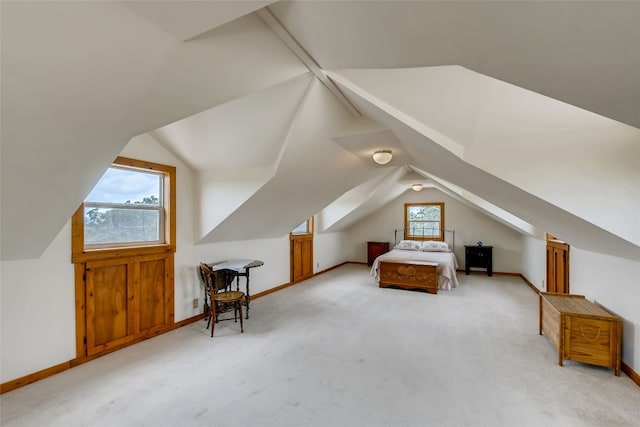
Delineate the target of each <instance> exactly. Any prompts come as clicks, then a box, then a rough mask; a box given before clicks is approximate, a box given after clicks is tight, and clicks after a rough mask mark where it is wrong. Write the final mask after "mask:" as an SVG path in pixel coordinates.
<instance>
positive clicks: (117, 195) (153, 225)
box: [84, 166, 164, 248]
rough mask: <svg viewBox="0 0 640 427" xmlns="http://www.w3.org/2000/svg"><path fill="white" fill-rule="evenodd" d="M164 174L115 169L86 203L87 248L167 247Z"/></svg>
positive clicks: (131, 169) (103, 179) (85, 238)
mask: <svg viewBox="0 0 640 427" xmlns="http://www.w3.org/2000/svg"><path fill="white" fill-rule="evenodd" d="M163 199H164V197H163V174H162V173H160V172H155V171H142V170H138V169H133V168H128V167H121V166H113V167H110V168H109V169H107V171H106V172H105V173H104V175H102V178H100V181H98V184H96V186H95V187H94V188H93V190H92V191H91V194H89V197H87V199H86V200H85V201H84V246H85V248H91V247H104V246H129V245H140V244H159V243H164V233H163V223H164V218H163V216H164V210H163V202H164V200H163Z"/></svg>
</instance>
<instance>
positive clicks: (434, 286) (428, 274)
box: [378, 260, 438, 294]
mask: <svg viewBox="0 0 640 427" xmlns="http://www.w3.org/2000/svg"><path fill="white" fill-rule="evenodd" d="M378 268H379V270H380V281H379V282H378V283H379V284H378V286H379V287H381V288H388V287H391V286H393V287H398V288H402V289H422V290H424V291H427V292H428V293H430V294H437V293H438V264H436V263H430V262H424V263H416V262H415V261H413V262H410V263H409V262H402V261H391V260H388V261H380V263H379V264H378Z"/></svg>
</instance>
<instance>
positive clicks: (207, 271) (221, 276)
mask: <svg viewBox="0 0 640 427" xmlns="http://www.w3.org/2000/svg"><path fill="white" fill-rule="evenodd" d="M200 276H201V277H202V281H203V282H204V285H205V289H206V290H207V291H208V292H213V293H215V294H217V293H218V292H223V291H225V290H226V289H227V287H228V286H229V285H230V284H229V280H227V277H226V274H225V272H224V271H223V270H215V271H214V270H213V269H211V267H209V266H208V265H207V264H205V263H203V262H201V263H200Z"/></svg>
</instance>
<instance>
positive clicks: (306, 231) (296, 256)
mask: <svg viewBox="0 0 640 427" xmlns="http://www.w3.org/2000/svg"><path fill="white" fill-rule="evenodd" d="M289 239H290V241H291V245H290V246H291V254H290V256H291V282H292V283H295V282H299V281H301V280H305V279H308V278H310V277H312V276H313V217H311V218H309V219H308V220H307V221H305V222H303V223H302V224H300V225H299V226H298V227H296V228H295V229H294V230H293V231H292V232H291V233H290V234H289Z"/></svg>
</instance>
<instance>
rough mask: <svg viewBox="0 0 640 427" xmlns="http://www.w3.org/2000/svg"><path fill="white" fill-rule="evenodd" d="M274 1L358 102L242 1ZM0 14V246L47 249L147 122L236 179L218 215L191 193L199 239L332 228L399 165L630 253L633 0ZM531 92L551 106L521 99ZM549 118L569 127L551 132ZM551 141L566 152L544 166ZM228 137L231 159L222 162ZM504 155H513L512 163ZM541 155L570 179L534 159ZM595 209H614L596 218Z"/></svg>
mask: <svg viewBox="0 0 640 427" xmlns="http://www.w3.org/2000/svg"><path fill="white" fill-rule="evenodd" d="M267 4H268V7H269V10H270V13H272V14H273V16H275V18H276V19H277V21H279V22H280V23H281V24H282V26H283V28H284V30H285V32H286V33H287V34H290V35H291V36H292V37H293V39H294V40H297V42H298V43H299V44H300V46H299V47H301V49H299V50H301V51H304V52H306V53H308V55H309V56H310V57H311V58H312V59H313V60H314V61H315V63H317V65H318V67H319V68H320V69H324V70H334V71H331V72H329V73H328V75H329V76H330V77H332V79H333V81H335V82H337V83H338V85H339V87H340V88H341V89H342V91H343V92H344V93H345V94H346V95H347V97H348V98H349V101H350V102H351V103H352V104H353V105H355V106H356V107H357V108H358V110H359V111H360V113H361V114H362V116H361V117H358V116H354V115H353V114H351V113H350V112H349V110H347V109H345V108H344V106H343V105H342V104H341V103H340V102H338V101H336V99H335V98H334V97H333V95H332V94H333V93H335V92H331V91H330V90H328V89H327V88H326V87H325V86H324V85H323V84H321V83H319V81H318V80H315V79H314V80H311V81H309V82H308V83H306V82H304V80H305V79H307V80H308V79H309V78H310V77H309V69H308V68H307V67H306V66H305V65H304V64H303V62H302V61H301V60H300V59H299V58H298V57H296V55H294V54H293V53H292V51H291V50H290V47H291V46H290V45H287V43H283V41H282V40H281V39H279V38H278V36H276V34H274V32H273V31H272V30H271V29H270V27H269V26H267V25H265V23H264V22H263V21H262V20H261V19H260V18H259V17H258V16H257V15H256V14H255V13H253V12H254V11H256V10H259V8H261V7H263V6H265V5H267ZM0 7H1V8H2V9H1V11H2V28H1V31H2V34H1V36H2V64H1V66H2V134H1V136H2V159H1V161H2V172H1V174H2V195H1V197H2V218H1V221H2V247H1V250H2V254H1V255H2V259H26V258H33V257H37V256H39V255H40V254H41V253H42V251H44V249H45V248H46V247H47V245H48V244H49V242H51V241H52V239H53V238H54V236H55V235H56V234H57V232H58V231H59V230H60V229H61V228H62V227H63V225H64V224H65V223H66V222H67V221H68V219H69V217H70V216H71V214H72V213H73V211H74V210H75V209H76V208H77V206H78V205H79V204H80V203H81V201H82V200H83V199H84V197H85V196H86V195H87V194H88V193H89V191H90V190H91V188H92V187H93V185H94V184H95V182H96V181H97V179H98V178H99V177H100V175H101V174H102V172H103V171H104V170H105V169H106V168H107V167H108V166H109V164H110V162H111V161H112V160H113V158H114V157H115V156H116V155H117V154H118V153H119V152H120V151H121V150H122V148H123V147H124V145H126V143H127V142H128V141H129V139H130V138H132V137H133V136H136V135H139V134H141V133H145V132H150V135H151V136H153V137H154V138H156V140H158V141H159V142H160V143H161V144H163V145H164V146H165V147H167V148H168V149H169V150H171V151H172V152H174V154H176V155H177V156H178V157H180V158H182V159H183V160H184V161H185V163H186V164H189V165H191V167H192V168H193V169H194V171H195V172H196V173H197V174H198V175H199V176H200V180H199V182H200V188H199V189H196V191H199V192H200V196H201V198H202V199H206V196H207V194H212V193H215V194H224V193H225V191H228V188H226V187H224V185H222V184H220V183H221V182H223V181H225V180H226V182H227V183H229V182H231V180H232V178H233V177H234V174H236V175H235V176H236V178H238V177H240V178H241V179H240V181H242V180H243V179H244V181H243V182H245V184H246V185H244V187H243V188H244V190H243V191H241V192H235V193H234V194H235V195H236V197H235V198H233V197H231V196H229V197H228V200H229V201H230V203H229V204H228V205H227V207H226V210H225V211H224V212H222V213H221V214H220V215H219V216H218V217H215V215H214V216H211V215H204V214H205V213H208V211H207V209H212V208H211V207H208V206H207V205H206V202H201V206H199V207H197V209H198V211H199V212H201V213H202V214H203V215H202V216H203V218H202V219H201V221H200V228H201V230H200V232H199V236H200V242H202V243H208V242H214V241H220V240H231V239H233V240H237V239H242V238H265V237H275V236H282V235H284V234H286V233H287V232H288V231H289V230H290V229H291V228H293V227H294V226H296V225H297V224H299V223H300V222H302V221H303V220H305V219H306V218H307V217H309V216H311V215H313V214H316V213H318V212H320V213H321V215H319V216H320V217H323V218H324V219H325V221H324V222H325V230H324V231H340V230H344V229H346V228H348V227H349V225H350V224H352V223H353V222H354V221H356V220H357V219H358V218H361V217H362V216H364V215H367V214H368V213H370V212H371V211H372V210H375V209H376V208H378V207H379V206H380V205H379V204H380V203H381V200H385V198H386V197H390V195H391V194H395V193H396V192H398V191H400V189H401V188H402V185H406V184H405V183H403V182H402V178H401V177H402V176H404V172H405V171H406V168H405V167H406V165H412V166H413V167H414V170H415V171H417V172H418V173H420V174H423V175H425V176H427V177H429V178H430V182H433V183H436V185H439V188H441V189H442V190H443V191H451V192H454V193H456V194H458V196H459V197H461V198H463V199H465V200H466V201H467V203H471V204H473V205H474V206H476V207H479V208H480V209H483V210H488V211H489V212H491V209H492V207H495V212H496V213H495V215H497V216H498V217H503V218H504V217H506V218H507V219H506V221H508V222H509V221H511V223H513V222H518V221H522V223H521V224H520V225H518V226H517V227H518V228H519V229H520V230H521V231H524V232H526V230H528V229H529V228H531V230H532V231H531V233H532V234H535V233H537V232H538V231H536V227H538V229H539V230H545V231H549V232H553V233H554V234H557V235H559V236H561V237H563V238H565V239H567V240H569V241H570V242H571V243H573V244H577V245H581V246H582V247H584V248H585V249H592V250H596V251H601V252H604V253H610V254H612V255H617V256H626V257H631V258H634V259H638V258H640V249H639V245H640V238H639V236H640V230H639V229H638V227H640V225H638V224H640V217H639V216H638V215H639V214H638V212H640V206H639V205H638V204H639V203H640V202H639V201H638V200H640V197H637V188H638V185H637V184H638V182H637V178H638V175H637V173H635V174H634V170H633V164H634V159H637V158H638V156H637V155H638V151H637V147H638V146H640V141H638V137H637V132H638V129H637V128H638V127H640V72H639V71H638V70H640V53H639V51H638V49H637V46H638V42H639V41H640V26H638V25H637V22H638V21H639V20H640V3H636V2H620V3H618V2H615V3H612V2H484V1H474V2H397V1H393V2H391V1H389V2H385V1H372V2H368V1H362V2H350V1H344V2H343V1H335V2H307V1H286V2H284V1H283V2H275V3H273V2H260V1H247V2H196V1H189V0H185V1H168V2H143V1H134V2H61V1H60V2H59V1H50V2H31V1H19V2H18V1H15V2H14V1H3V2H2V3H0ZM114 28H117V31H114ZM280 35H281V34H280ZM452 65H456V66H458V67H457V68H455V67H454V71H453V72H451V68H448V67H449V66H452ZM433 66H445V69H447V70H448V71H447V72H446V73H445V74H446V75H447V76H449V77H447V79H449V80H444V81H442V80H438V78H434V77H433V75H434V73H436V74H437V73H438V72H440V71H442V69H441V68H435V69H432V68H425V67H433ZM314 68H317V67H314ZM406 68H410V69H412V70H399V69H406ZM348 69H349V70H351V71H346V70H348ZM358 69H360V70H358ZM362 69H381V70H379V72H375V71H373V70H370V71H365V70H362ZM383 69H387V70H383ZM394 69H395V70H394ZM411 73H413V74H411ZM428 76H431V77H428ZM451 76H457V77H455V78H453V77H451ZM492 78H493V79H498V80H496V81H495V82H490V83H487V81H488V80H485V79H489V80H491V79H492ZM323 81H325V82H326V79H323ZM296 82H298V83H300V86H299V85H298V83H296ZM438 82H439V83H438ZM504 82H507V83H510V84H512V85H514V86H511V85H507V84H506V83H504ZM446 83H450V84H449V85H446ZM451 83H452V84H451ZM429 84H431V86H429ZM438 84H439V85H440V86H438ZM434 85H435V86H434ZM294 86H295V87H298V88H296V89H293V87H294ZM301 86H302V87H304V89H303V90H301V89H299V87H301ZM523 89H526V90H523ZM527 90H528V91H531V92H527ZM494 93H498V94H499V95H500V96H499V97H496V98H495V100H494V101H495V102H493V103H491V102H488V101H487V100H488V99H490V98H491V96H492V95H493V94H494ZM537 94H542V95H545V96H547V97H550V98H554V99H556V100H560V101H563V102H564V103H567V104H571V105H574V106H577V107H580V108H581V109H584V110H587V111H584V112H594V113H597V114H598V115H600V116H603V117H600V118H598V117H596V116H593V115H591V116H589V117H591V118H592V119H593V121H589V122H588V123H587V122H582V121H581V120H582V118H584V117H586V116H585V115H583V114H582V110H580V111H581V113H576V111H577V110H578V109H576V110H571V111H572V113H571V114H569V113H567V111H569V110H567V109H566V108H565V106H564V104H562V103H554V102H546V103H544V102H538V101H540V98H537V96H541V95H537ZM531 100H535V101H534V102H533V104H532V103H531V102H530V101H531ZM551 101H553V100H551ZM528 105H529V106H530V105H534V106H536V108H538V109H540V108H542V109H544V111H536V110H535V109H531V110H530V111H528V113H529V114H527V110H526V106H528ZM487 106H489V107H490V108H487V109H486V110H485V111H484V112H483V114H479V113H478V112H479V109H482V108H484V107H487ZM512 106H518V108H515V109H514V108H512ZM514 110H515V111H517V112H519V114H521V115H520V116H514V115H513V114H511V113H513V111H514ZM558 111H562V112H564V113H565V114H564V115H561V116H560V117H561V118H562V121H560V122H559V121H558V120H557V118H558V117H557V115H556V114H555V113H556V112H558ZM574 113H575V114H574ZM605 118H607V119H605ZM609 119H613V120H609ZM549 120H551V122H552V123H556V124H557V123H568V124H570V126H568V127H567V128H564V129H563V128H561V127H558V126H556V127H552V128H549V126H550V125H549V123H551V122H550V121H549ZM607 120H609V121H607ZM614 121H615V122H614ZM247 123H253V124H258V129H260V130H262V132H260V131H258V130H256V129H253V126H252V128H250V129H248V128H247V127H248V126H247ZM594 123H595V124H594ZM514 124H517V126H516V125H514ZM521 129H526V132H524V131H521ZM536 129H545V131H544V133H542V134H541V133H540V132H538V133H537V134H536V132H535V130H536ZM549 129H552V130H553V132H549ZM563 133H564V134H568V135H569V136H570V138H569V139H570V143H567V141H566V140H565V139H563V137H562V135H563ZM550 135H551V136H552V138H550V139H549V138H547V137H549V136H550ZM514 137H515V141H514V145H513V146H512V147H510V148H511V151H509V150H507V151H505V146H506V143H505V141H506V139H508V138H514ZM581 138H582V139H583V140H584V141H585V144H584V147H585V148H586V150H582V149H581V146H580V140H581ZM223 140H228V141H229V142H230V143H229V144H227V145H225V146H224V147H222V146H220V144H221V141H223ZM634 144H635V145H634ZM383 145H384V148H388V147H393V150H394V160H393V161H392V163H391V164H389V165H387V166H383V167H381V166H377V165H375V164H373V162H371V160H370V158H369V156H370V154H371V152H372V151H373V150H374V149H376V148H380V147H381V146H383ZM557 146H560V147H562V152H561V156H559V159H560V160H557V161H556V163H553V162H551V163H552V164H549V163H548V162H549V160H550V159H551V160H552V159H554V158H556V157H555V155H556V153H555V149H556V147H557ZM578 149H580V151H577V150H578ZM574 151H575V152H576V153H579V154H577V155H576V156H574V158H571V161H570V162H565V160H567V159H568V158H569V156H570V155H571V153H572V152H574ZM220 152H223V153H224V155H225V156H227V158H228V159H233V160H229V161H227V162H224V163H221V162H220V157H219V156H217V153H220ZM518 152H520V153H524V155H525V157H523V156H520V157H521V158H520V160H519V161H516V160H517V154H518ZM544 152H546V153H549V154H547V155H546V157H544V156H542V157H540V156H536V155H533V154H535V153H544ZM243 157H244V158H246V160H247V162H246V163H243V162H242V159H243ZM522 158H524V159H525V160H526V162H522ZM596 158H597V159H599V160H597V161H596ZM565 163H566V164H565ZM602 164H606V165H607V166H606V167H604V168H603V167H602ZM615 165H620V166H621V168H618V169H616V168H615ZM566 166H570V167H566ZM238 168H240V169H238ZM242 168H244V169H242ZM550 168H558V169H560V170H561V171H560V172H562V173H559V174H558V175H553V174H551V175H549V174H545V172H546V171H549V169H550ZM553 170H554V171H555V169H553ZM535 174H537V175H538V176H539V177H540V179H538V180H533V179H531V177H532V176H535ZM543 174H544V175H543ZM216 177H217V178H216ZM221 177H222V178H221ZM558 179H561V185H559V186H556V185H555V184H556V183H557V181H558ZM589 187H591V189H592V191H590V192H589V191H587V190H585V189H587V188H589ZM594 194H595V196H594ZM600 195H602V198H600ZM634 196H635V197H634ZM594 205H598V206H602V205H606V206H608V207H609V206H610V207H611V208H612V209H608V210H606V209H605V210H604V212H602V210H599V211H598V212H596V213H593V212H592V210H590V207H593V206H594ZM43 206H44V207H46V211H47V214H46V215H42V207H43ZM324 208H326V209H325V210H323V209H324ZM257 210H260V211H262V212H263V213H264V212H269V215H264V217H265V218H268V223H259V222H255V221H254V222H251V221H248V220H254V219H255V215H254V212H256V211H257ZM500 212H502V213H500ZM514 215H515V216H514ZM205 216H206V220H205V219H204V217H205ZM509 216H511V220H509V219H508V217H509ZM212 218H213V219H212ZM247 223H251V226H250V227H249V229H245V227H246V224H247ZM239 230H244V231H242V232H240V231H239ZM243 233H244V234H246V236H245V235H244V234H243ZM564 236H566V237H564Z"/></svg>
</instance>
